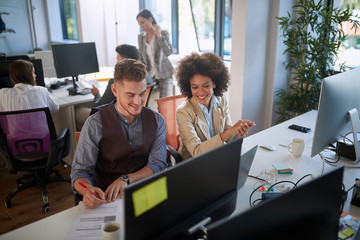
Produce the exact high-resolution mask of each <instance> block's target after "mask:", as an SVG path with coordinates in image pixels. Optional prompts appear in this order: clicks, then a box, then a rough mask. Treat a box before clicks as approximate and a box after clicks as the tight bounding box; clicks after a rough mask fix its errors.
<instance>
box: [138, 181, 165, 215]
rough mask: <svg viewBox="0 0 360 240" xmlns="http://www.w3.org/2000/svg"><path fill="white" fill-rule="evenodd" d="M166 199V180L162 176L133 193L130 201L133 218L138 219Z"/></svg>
mask: <svg viewBox="0 0 360 240" xmlns="http://www.w3.org/2000/svg"><path fill="white" fill-rule="evenodd" d="M167 198H168V192H167V179H166V177H165V176H164V177H161V178H159V179H158V180H155V181H154V182H152V183H149V184H147V185H145V186H144V187H142V188H140V189H138V190H136V191H135V192H133V194H132V200H133V205H134V212H135V216H136V217H138V216H140V215H141V214H143V213H145V212H147V211H149V210H150V209H152V208H153V207H155V206H157V205H159V204H160V203H161V202H163V201H165V200H166V199H167Z"/></svg>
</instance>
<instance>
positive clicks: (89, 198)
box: [83, 185, 106, 208]
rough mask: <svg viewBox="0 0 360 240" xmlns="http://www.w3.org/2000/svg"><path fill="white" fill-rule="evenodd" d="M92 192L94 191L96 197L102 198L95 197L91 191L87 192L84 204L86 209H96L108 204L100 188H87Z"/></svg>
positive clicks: (84, 194) (84, 195) (84, 196)
mask: <svg viewBox="0 0 360 240" xmlns="http://www.w3.org/2000/svg"><path fill="white" fill-rule="evenodd" d="M87 187H88V188H89V189H90V190H91V191H93V192H94V193H95V194H96V195H98V196H99V197H100V198H98V197H96V196H94V195H93V194H92V193H90V192H89V191H85V192H84V193H83V203H84V205H85V206H86V207H88V208H96V207H98V206H100V205H102V204H104V203H106V201H105V200H104V199H105V194H104V192H103V191H102V190H101V189H100V188H98V187H93V186H89V185H88V186H87Z"/></svg>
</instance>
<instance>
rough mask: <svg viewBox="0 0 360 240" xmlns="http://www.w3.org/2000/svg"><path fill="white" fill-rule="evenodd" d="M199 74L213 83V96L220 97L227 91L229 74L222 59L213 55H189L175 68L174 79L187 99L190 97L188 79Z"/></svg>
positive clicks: (207, 53)
mask: <svg viewBox="0 0 360 240" xmlns="http://www.w3.org/2000/svg"><path fill="white" fill-rule="evenodd" d="M196 74H201V75H203V76H207V77H209V78H211V80H212V81H213V82H214V83H215V85H216V88H214V94H215V96H222V95H223V94H224V93H225V92H226V91H227V89H228V86H229V83H230V74H229V71H228V68H227V67H226V66H225V64H224V62H223V61H222V59H221V58H220V57H219V56H218V55H216V54H214V53H209V52H206V53H203V54H201V55H200V54H198V53H195V52H193V53H191V54H190V55H188V56H186V57H184V58H183V59H181V60H180V62H179V64H178V66H177V68H176V79H177V82H178V86H179V88H180V92H181V94H182V95H184V96H187V97H188V98H191V97H192V93H191V88H190V79H191V78H192V77H193V76H194V75H196Z"/></svg>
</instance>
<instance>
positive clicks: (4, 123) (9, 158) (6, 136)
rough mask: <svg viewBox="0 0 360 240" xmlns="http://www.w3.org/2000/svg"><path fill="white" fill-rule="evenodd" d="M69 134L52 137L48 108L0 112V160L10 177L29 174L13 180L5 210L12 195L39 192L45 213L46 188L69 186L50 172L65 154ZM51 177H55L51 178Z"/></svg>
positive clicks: (54, 132) (64, 179)
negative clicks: (60, 184)
mask: <svg viewBox="0 0 360 240" xmlns="http://www.w3.org/2000/svg"><path fill="white" fill-rule="evenodd" d="M69 148H70V135H69V130H68V129H67V128H66V129H62V131H61V133H60V134H59V136H58V135H57V134H56V130H55V125H54V123H53V120H52V117H51V114H50V111H49V109H48V108H37V109H28V110H19V111H9V112H0V156H1V157H2V159H3V161H4V162H5V167H6V168H7V169H8V170H9V172H10V173H12V174H16V173H17V172H24V171H26V172H31V173H32V174H31V175H25V176H22V177H20V178H18V179H17V180H16V183H17V188H15V189H14V190H13V191H12V192H11V193H10V194H9V195H8V196H7V197H6V199H5V205H6V207H7V208H9V207H11V199H12V197H14V195H15V194H17V193H18V192H21V191H23V190H25V189H27V188H30V187H33V186H37V187H39V188H40V191H41V194H42V199H43V203H44V204H43V206H42V208H41V209H42V211H43V212H48V211H49V210H50V208H49V202H48V196H47V191H46V184H47V183H50V182H56V181H65V182H70V179H69V178H65V177H63V176H61V175H60V174H59V172H58V171H57V170H53V167H55V166H56V165H57V164H59V163H60V162H61V161H62V159H63V158H64V157H66V156H67V155H68V154H69ZM52 174H55V176H51V175H52Z"/></svg>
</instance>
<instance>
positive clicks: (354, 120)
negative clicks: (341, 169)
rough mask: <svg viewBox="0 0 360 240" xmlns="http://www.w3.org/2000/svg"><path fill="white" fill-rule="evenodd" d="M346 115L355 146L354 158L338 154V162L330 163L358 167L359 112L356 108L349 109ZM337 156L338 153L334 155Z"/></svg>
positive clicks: (359, 147)
mask: <svg viewBox="0 0 360 240" xmlns="http://www.w3.org/2000/svg"><path fill="white" fill-rule="evenodd" d="M348 117H349V118H350V121H351V128H352V136H353V143H354V148H355V160H354V159H349V158H347V157H344V156H339V158H340V159H339V160H340V161H339V162H337V163H331V164H330V165H344V166H345V167H348V168H360V161H359V159H360V142H359V139H358V133H359V132H360V119H359V113H358V111H357V110H356V108H353V109H351V110H350V111H348ZM335 156H338V155H335Z"/></svg>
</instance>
